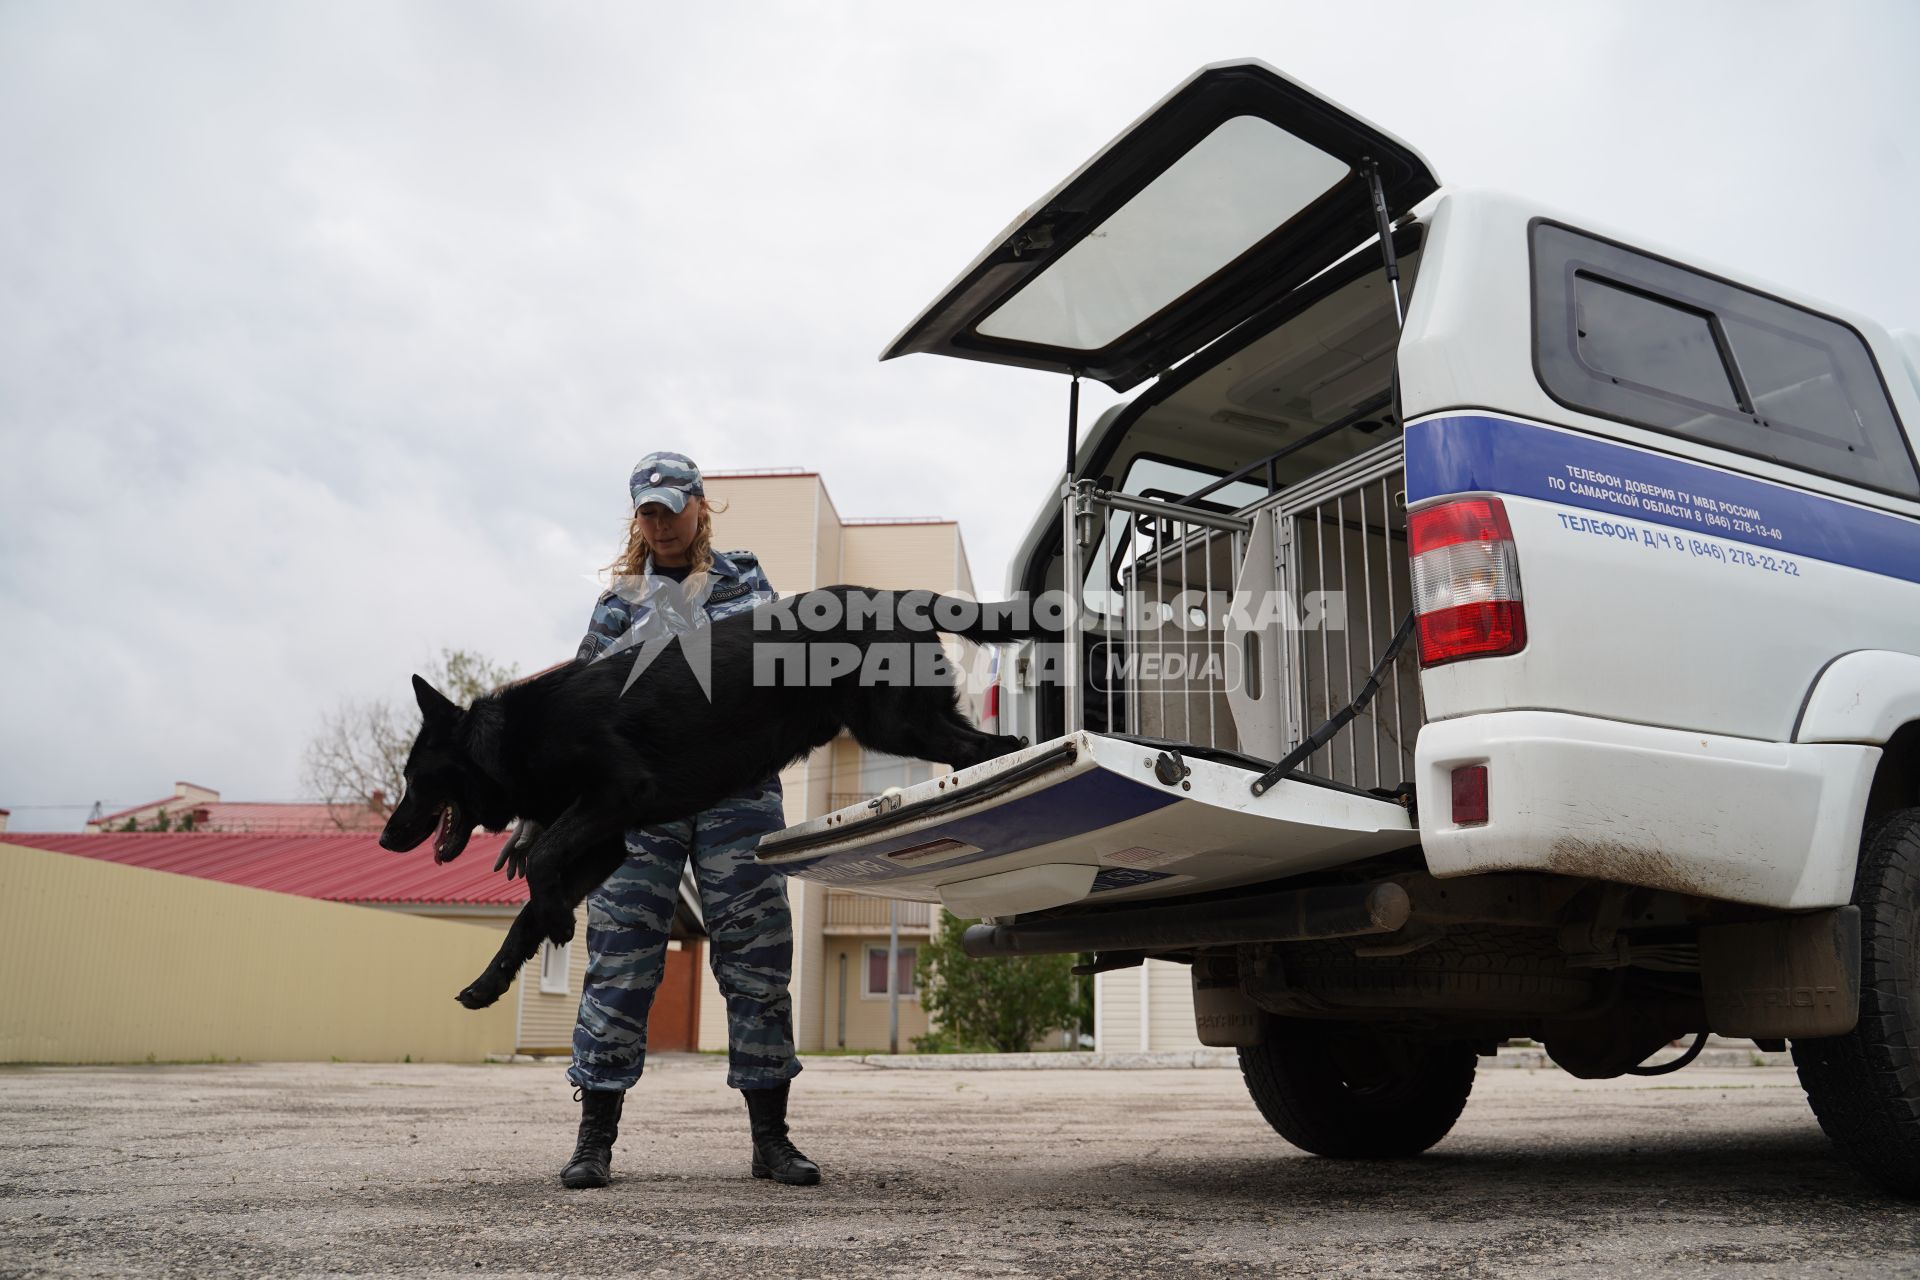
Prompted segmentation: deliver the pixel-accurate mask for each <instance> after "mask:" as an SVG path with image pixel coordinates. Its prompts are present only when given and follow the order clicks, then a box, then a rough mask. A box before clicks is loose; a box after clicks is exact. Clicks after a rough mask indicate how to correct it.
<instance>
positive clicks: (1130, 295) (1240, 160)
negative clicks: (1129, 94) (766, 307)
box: [881, 62, 1439, 391]
mask: <svg viewBox="0 0 1920 1280" xmlns="http://www.w3.org/2000/svg"><path fill="white" fill-rule="evenodd" d="M1376 178H1377V184H1378V190H1379V191H1380V193H1381V195H1382V197H1383V199H1384V203H1385V212H1386V214H1387V216H1388V217H1389V218H1398V217H1400V216H1401V215H1402V214H1404V213H1406V212H1407V211H1408V210H1409V209H1411V208H1412V207H1413V206H1414V205H1415V204H1416V203H1418V202H1419V201H1420V200H1422V199H1424V198H1425V197H1426V196H1428V195H1430V194H1431V193H1432V192H1434V191H1435V190H1437V189H1438V185H1439V184H1438V183H1437V182H1436V181H1435V179H1434V176H1433V173H1432V171H1431V170H1430V168H1429V167H1428V165H1427V162H1426V160H1425V159H1424V158H1423V157H1422V156H1421V155H1420V153H1419V152H1417V151H1415V150H1414V149H1413V148H1412V147H1410V146H1408V145H1407V144H1406V143H1404V142H1402V141H1400V140H1399V139H1398V138H1395V137H1394V136H1393V135H1391V134H1389V133H1387V132H1385V131H1384V130H1382V129H1379V128H1377V127H1376V126H1374V125H1372V124H1369V123H1368V122H1367V121H1365V120H1363V119H1361V118H1360V117H1358V116H1356V115H1354V114H1352V113H1351V112H1349V111H1346V110H1344V109H1342V108H1341V107H1339V106H1336V105H1335V104H1333V103H1331V102H1329V101H1327V100H1326V99H1325V98H1322V97H1320V96H1319V95H1318V94H1315V93H1314V92H1312V91H1311V90H1309V89H1307V88H1306V87H1305V86H1303V85H1300V84H1296V83H1295V82H1294V81H1292V80H1289V79H1288V78H1287V77H1286V76H1284V75H1281V74H1280V73H1279V72H1278V71H1276V70H1274V69H1273V68H1272V67H1269V66H1267V65H1266V64H1265V63H1261V62H1232V63H1217V64H1215V65H1213V66H1209V67H1205V68H1202V69H1201V70H1200V71H1199V72H1197V73H1196V74H1195V75H1193V76H1192V77H1191V78H1189V79H1188V80H1187V81H1186V83H1184V84H1182V85H1181V86H1180V87H1179V88H1177V89H1175V90H1174V91H1173V92H1172V93H1171V94H1169V95H1168V96H1167V97H1166V98H1165V99H1164V100H1163V101H1161V102H1160V104H1159V105H1158V106H1156V107H1154V108H1153V109H1152V110H1151V111H1149V112H1148V113H1147V114H1146V115H1144V116H1142V117H1141V118H1140V119H1139V120H1138V121H1136V122H1135V123H1134V124H1133V126H1132V127H1131V128H1129V129H1127V130H1126V131H1125V132H1124V133H1122V134H1121V135H1120V136H1119V137H1117V138H1115V139H1114V140H1113V141H1112V142H1110V143H1108V144H1107V146H1106V147H1105V148H1104V149H1102V150H1101V151H1100V153H1099V154H1098V155H1096V156H1094V157H1093V159H1091V160H1089V161H1087V163H1086V164H1084V165H1082V166H1081V167H1080V169H1079V170H1078V171H1077V172H1075V173H1074V174H1073V175H1072V176H1071V177H1069V178H1068V179H1067V180H1066V181H1065V182H1063V183H1061V184H1060V185H1059V186H1058V187H1056V188H1054V190H1053V191H1051V192H1050V193H1048V194H1047V196H1046V197H1044V198H1043V199H1042V200H1040V202H1039V203H1038V204H1036V205H1034V206H1033V207H1032V208H1031V209H1030V210H1028V211H1027V212H1026V213H1024V214H1022V215H1021V216H1020V217H1019V218H1017V219H1015V220H1014V222H1013V224H1012V225H1011V226H1010V227H1008V229H1007V230H1006V231H1005V232H1004V233H1003V234H1001V235H1000V236H999V238H998V239H996V240H995V241H994V243H993V244H991V245H989V246H988V247H987V250H986V252H984V253H982V254H981V255H980V256H979V257H978V258H976V259H975V260H974V262H973V264H972V265H971V266H969V267H968V268H967V269H966V270H965V271H963V272H961V273H960V277H959V278H958V279H957V280H955V281H954V282H953V283H952V284H951V285H949V286H948V287H947V289H946V291H945V292H944V293H942V294H941V295H940V297H939V299H938V300H937V301H936V302H934V304H933V305H932V306H930V307H928V308H927V310H926V311H925V312H923V313H922V314H921V315H920V317H919V318H918V319H916V320H915V321H914V322H913V323H912V324H910V325H908V326H907V328H906V331H905V332H903V333H902V334H901V335H900V336H899V337H898V338H896V339H894V341H893V343H892V344H891V345H890V346H888V348H887V350H886V352H885V353H884V354H883V355H882V356H881V359H883V360H890V359H892V358H893V357H894V356H900V355H906V354H908V353H909V352H914V351H931V352H936V353H938V354H941V355H950V356H962V357H964V358H966V359H969V360H988V361H992V362H994V363H996V364H1011V365H1020V366H1023V367H1026V368H1031V369H1051V370H1054V371H1056V372H1061V373H1077V374H1084V375H1085V376H1087V377H1091V378H1098V379H1099V380H1100V381H1102V382H1104V383H1106V384H1107V385H1108V386H1110V387H1112V388H1114V389H1115V390H1117V391H1125V390H1127V389H1128V388H1130V387H1133V386H1135V385H1137V384H1138V383H1139V382H1140V381H1142V380H1143V379H1145V378H1148V377H1150V376H1152V375H1153V374H1155V373H1158V372H1159V371H1160V370H1162V369H1165V368H1167V367H1168V366H1169V365H1171V364H1173V363H1175V362H1176V361H1179V360H1181V359H1184V358H1185V357H1186V356H1188V355H1190V354H1191V353H1193V352H1194V351H1197V350H1198V349H1199V348H1200V347H1202V346H1204V345H1206V344H1207V343H1208V342H1211V341H1212V340H1213V339H1215V338H1217V337H1219V336H1220V335H1221V334H1223V333H1225V332H1226V331H1227V330H1229V329H1231V328H1232V327H1233V326H1234V325H1236V324H1238V323H1239V322H1240V321H1242V320H1244V319H1245V318H1247V317H1248V316H1249V315H1251V314H1253V313H1254V312H1255V311H1257V310H1259V309H1260V308H1261V307H1263V306H1265V305H1266V304H1267V303H1269V302H1271V301H1273V300H1274V299H1275V298H1278V297H1280V296H1281V295H1283V294H1285V293H1286V292H1288V291H1289V290H1291V289H1292V288H1294V287H1295V286H1296V285H1298V284H1299V283H1300V282H1302V281H1304V280H1306V279H1308V278H1310V277H1312V276H1313V275H1315V274H1317V273H1318V272H1320V271H1322V270H1324V269H1325V268H1326V267H1327V266H1329V265H1330V264H1332V263H1334V262H1336V261H1338V260H1339V259H1340V258H1342V257H1344V256H1345V255H1346V254H1348V253H1349V252H1351V251H1352V250H1353V249H1354V247H1355V246H1357V245H1359V244H1360V243H1362V242H1363V241H1364V240H1366V239H1367V238H1368V237H1370V236H1372V235H1374V234H1375V232H1376V230H1377V228H1378V222H1377V220H1376V210H1375V207H1374V200H1373V193H1374V190H1375V182H1376Z"/></svg>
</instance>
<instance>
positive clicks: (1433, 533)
mask: <svg viewBox="0 0 1920 1280" xmlns="http://www.w3.org/2000/svg"><path fill="white" fill-rule="evenodd" d="M1407 542H1408V546H1409V549H1410V550H1411V551H1412V553H1413V608H1414V612H1415V613H1416V614H1417V615H1418V616H1419V624H1418V626H1419V632H1418V633H1419V638H1420V665H1421V666H1423V667H1433V666H1439V665H1440V664H1441V663H1445V662H1458V661H1459V660H1460V659H1462V658H1485V657H1495V656H1498V655H1501V654H1508V653H1518V652H1519V651H1520V650H1521V649H1522V648H1524V647H1525V645H1526V643H1527V619H1526V610H1525V608H1524V607H1523V606H1522V604H1521V595H1520V563H1519V557H1518V556H1517V555H1516V554H1515V552H1514V546H1513V530H1512V527H1511V526H1510V525H1509V524H1508V523H1507V510H1506V507H1505V506H1503V505H1502V504H1501V502H1500V499H1498V498H1462V499H1458V500H1455V501H1453V502H1447V503H1442V504H1441V505H1439V506H1437V507H1428V508H1427V509H1425V510H1424V511H1415V512H1413V513H1411V514H1410V515H1409V516H1408V517H1407Z"/></svg>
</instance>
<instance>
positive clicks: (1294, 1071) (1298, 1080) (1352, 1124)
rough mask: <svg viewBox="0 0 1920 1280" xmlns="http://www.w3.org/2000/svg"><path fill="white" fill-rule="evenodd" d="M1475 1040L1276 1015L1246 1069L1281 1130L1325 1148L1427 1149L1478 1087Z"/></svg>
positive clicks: (1307, 1146)
mask: <svg viewBox="0 0 1920 1280" xmlns="http://www.w3.org/2000/svg"><path fill="white" fill-rule="evenodd" d="M1474 1066H1475V1058H1474V1053H1473V1049H1472V1047H1471V1046H1468V1045H1464V1044H1459V1043H1455V1042H1452V1041H1427V1040H1411V1039H1405V1038H1402V1037H1398V1036H1388V1035H1383V1034H1381V1033H1379V1032H1377V1031H1375V1030H1373V1029H1372V1028H1370V1027H1366V1026H1354V1025H1350V1024H1341V1023H1318V1022H1311V1021H1305V1020H1302V1019H1297V1018H1269V1019H1268V1020H1267V1025H1266V1042H1265V1043H1264V1044H1258V1045H1250V1046H1246V1047H1243V1048H1242V1049H1241V1050H1240V1074H1241V1075H1242V1076H1244V1077H1245V1078H1246V1082H1247V1092H1248V1093H1249V1094H1251V1095H1253V1101H1254V1105H1255V1106H1257V1107H1259V1108H1260V1114H1261V1115H1263V1116H1265V1117H1266V1120H1267V1123H1268V1124H1270V1125H1272V1126H1273V1129H1274V1132H1275V1133H1278V1134H1279V1135H1280V1136H1281V1137H1283V1138H1285V1139H1286V1140H1287V1141H1288V1142H1291V1143H1292V1144H1293V1145H1294V1146H1296V1147H1299V1148H1300V1149H1301V1150H1302V1151H1311V1152H1312V1153H1313V1154H1315V1155H1318V1156H1333V1157H1335V1158H1339V1159H1359V1160H1365V1159H1387V1158H1391V1157H1394V1156H1414V1155H1419V1154H1420V1153H1421V1152H1422V1151H1425V1150H1426V1149H1427V1148H1428V1147H1431V1146H1432V1145H1433V1144H1434V1143H1436V1142H1438V1141H1440V1139H1442V1138H1444V1137H1446V1136H1447V1131H1448V1130H1449V1129H1452V1128H1453V1122H1454V1121H1456V1120H1458V1119H1459V1118H1460V1111H1461V1109H1462V1108H1463V1107H1465V1106H1466V1105H1467V1095H1468V1094H1470V1093H1472V1092H1473V1069H1474Z"/></svg>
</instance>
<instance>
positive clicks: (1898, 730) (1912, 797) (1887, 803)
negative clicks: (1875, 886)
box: [1793, 649, 1920, 818]
mask: <svg viewBox="0 0 1920 1280" xmlns="http://www.w3.org/2000/svg"><path fill="white" fill-rule="evenodd" d="M1793 740H1794V741H1795V742H1841V743H1845V742H1851V743H1863V744H1868V745H1873V746H1878V747H1880V748H1881V756H1880V763H1879V766H1878V767H1877V768H1876V769H1875V771H1874V778H1873V786H1872V789H1871V790H1870V792H1869V793H1868V797H1867V816H1868V817H1869V818H1871V817H1873V816H1876V815H1878V814H1882V813H1887V812H1890V811H1892V810H1894V809H1900V808H1905V807H1907V806H1909V805H1915V804H1920V656H1916V655H1914V654H1911V653H1896V652H1893V651H1890V650H1886V649H1859V650H1856V651H1854V652H1852V653H1846V654H1842V655H1841V656H1839V657H1838V658H1835V659H1834V660H1833V661H1832V662H1829V663H1828V664H1827V665H1826V667H1825V668H1823V669H1822V670H1821V672H1820V674H1819V675H1818V676H1817V677H1816V678H1815V679H1814V682H1813V685H1812V687H1811V688H1809V689H1808V690H1807V697H1806V701H1805V702H1804V703H1802V704H1801V708H1800V719H1799V721H1798V723H1796V724H1795V725H1794V731H1793Z"/></svg>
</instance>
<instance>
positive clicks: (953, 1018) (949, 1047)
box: [913, 912, 1082, 1053]
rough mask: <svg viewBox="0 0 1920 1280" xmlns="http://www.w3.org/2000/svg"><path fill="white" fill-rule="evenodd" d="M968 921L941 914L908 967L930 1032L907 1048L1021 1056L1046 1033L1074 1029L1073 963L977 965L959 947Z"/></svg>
mask: <svg viewBox="0 0 1920 1280" xmlns="http://www.w3.org/2000/svg"><path fill="white" fill-rule="evenodd" d="M972 923H973V922H972V921H971V920H962V919H960V918H958V917H957V916H952V915H947V914H946V913H944V912H943V913H942V914H941V918H940V930H939V932H938V933H937V934H936V935H935V936H934V937H933V938H932V940H931V941H930V943H929V945H927V946H925V947H923V948H921V951H920V955H919V958H918V959H917V960H916V961H915V963H914V970H913V972H914V982H915V983H916V984H917V985H918V987H919V988H920V1007H921V1008H923V1009H925V1010H926V1011H927V1017H928V1018H929V1019H930V1020H931V1021H932V1022H933V1024H934V1027H935V1028H936V1030H935V1031H933V1032H932V1033H930V1034H929V1035H925V1036H920V1037H917V1038H916V1039H915V1040H914V1048H916V1049H919V1050H920V1051H921V1052H923V1053H926V1052H935V1053H939V1052H955V1051H957V1050H959V1049H961V1048H971V1047H974V1046H980V1047H984V1048H989V1049H995V1050H998V1051H999V1052H1001V1053H1024V1052H1026V1051H1027V1050H1029V1049H1031V1048H1033V1045H1034V1042H1035V1041H1036V1040H1039V1039H1040V1038H1041V1037H1043V1036H1045V1035H1047V1034H1048V1033H1049V1032H1052V1031H1057V1030H1059V1029H1061V1028H1063V1027H1065V1028H1070V1029H1078V1025H1079V1020H1080V1013H1081V1009H1080V992H1079V987H1080V986H1081V985H1082V984H1081V983H1080V981H1079V980H1078V979H1076V978H1075V977H1074V976H1073V973H1072V970H1073V957H1072V956H1013V957H1006V958H996V959H991V960H976V959H974V958H973V957H972V956H970V955H968V954H967V953H966V952H965V951H963V950H961V949H960V935H961V934H962V933H964V932H966V928H967V926H968V925H969V924H972ZM922 1042H926V1046H927V1047H923V1045H922ZM935 1046H937V1047H935Z"/></svg>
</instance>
